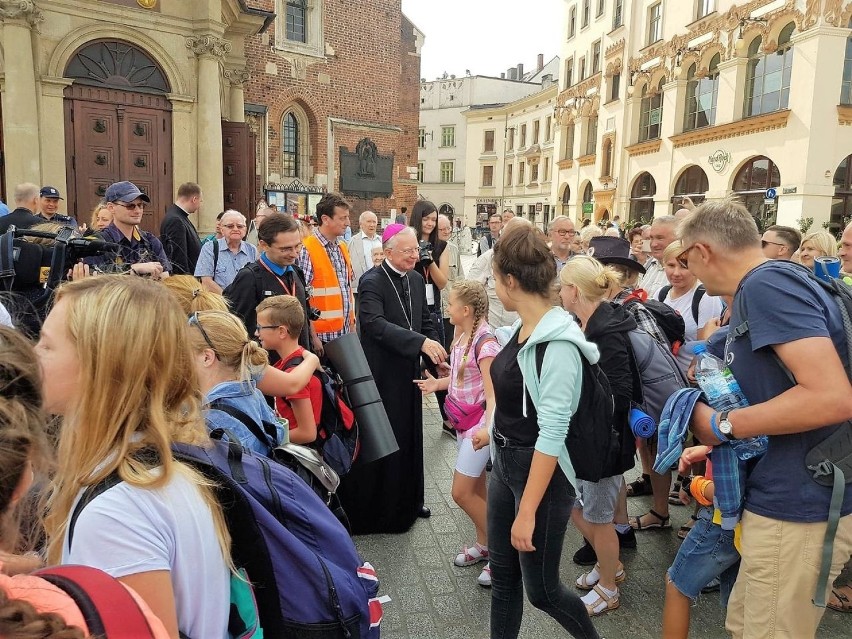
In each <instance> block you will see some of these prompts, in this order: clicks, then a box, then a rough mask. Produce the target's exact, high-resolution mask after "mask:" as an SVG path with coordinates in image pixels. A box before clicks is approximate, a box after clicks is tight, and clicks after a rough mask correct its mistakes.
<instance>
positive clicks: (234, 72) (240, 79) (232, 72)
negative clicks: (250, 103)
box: [225, 69, 251, 122]
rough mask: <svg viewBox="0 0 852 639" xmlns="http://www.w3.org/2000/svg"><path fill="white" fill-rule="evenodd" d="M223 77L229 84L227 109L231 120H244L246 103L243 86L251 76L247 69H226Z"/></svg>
mask: <svg viewBox="0 0 852 639" xmlns="http://www.w3.org/2000/svg"><path fill="white" fill-rule="evenodd" d="M225 78H227V80H228V82H229V83H230V84H231V97H230V100H229V110H230V113H229V114H228V115H229V116H230V120H231V122H245V121H246V103H245V98H244V96H243V86H244V85H245V83H246V82H248V81H249V78H251V74H250V73H249V71H248V69H227V70H226V71H225Z"/></svg>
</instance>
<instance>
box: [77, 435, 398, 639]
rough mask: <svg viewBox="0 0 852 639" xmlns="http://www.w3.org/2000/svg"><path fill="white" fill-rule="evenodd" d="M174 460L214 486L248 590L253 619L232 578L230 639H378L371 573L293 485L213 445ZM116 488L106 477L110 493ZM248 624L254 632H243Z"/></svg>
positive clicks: (269, 465) (276, 471) (258, 461)
mask: <svg viewBox="0 0 852 639" xmlns="http://www.w3.org/2000/svg"><path fill="white" fill-rule="evenodd" d="M173 452H174V455H175V458H176V459H178V460H180V461H182V462H184V463H186V464H188V465H190V466H192V467H193V468H195V470H197V471H198V472H200V473H201V474H202V475H203V476H205V477H206V478H208V479H210V480H211V481H212V482H214V483H215V485H216V486H215V489H214V490H215V494H216V497H217V499H218V501H219V503H220V504H221V505H222V508H223V512H224V516H225V522H226V524H227V526H228V531H229V532H230V534H231V556H232V559H233V562H234V564H235V566H236V567H237V569H238V570H239V572H240V574H241V575H245V576H246V577H247V580H248V582H250V586H251V593H250V595H253V598H254V603H256V613H257V620H256V622H255V620H254V619H252V617H253V614H252V613H253V612H254V611H252V610H251V608H252V607H253V606H252V602H251V596H247V595H246V593H245V592H243V593H240V592H235V586H236V587H237V588H236V590H239V586H240V585H242V587H243V590H247V589H246V588H245V584H246V582H245V581H241V580H240V579H239V578H238V577H234V578H232V579H231V584H232V594H231V602H232V605H231V610H232V614H231V623H230V628H229V631H230V632H229V634H230V636H231V637H246V638H248V637H253V638H255V639H260V638H261V637H268V638H269V637H275V638H280V639H303V638H304V637H311V639H343V638H346V639H350V638H355V639H378V637H379V624H380V622H381V618H382V606H381V603H380V602H379V600H378V598H377V593H378V589H379V581H378V578H377V577H376V571H375V570H374V569H373V567H372V566H371V565H370V564H369V563H365V562H364V561H363V560H362V559H361V557H360V556H359V555H358V551H357V550H356V549H355V544H354V543H353V541H352V538H351V537H350V536H349V534H348V533H347V532H346V529H345V528H344V527H343V525H342V524H341V523H340V522H339V521H338V520H337V519H336V518H335V516H334V515H333V514H332V513H331V511H330V510H329V509H328V508H327V507H326V505H325V504H324V503H323V501H322V500H321V499H320V498H319V497H318V496H317V495H316V493H315V492H314V491H313V490H312V489H311V488H310V487H309V486H308V485H307V484H306V483H305V482H304V481H303V480H302V479H300V478H299V477H298V476H297V475H296V474H295V473H293V472H292V471H291V470H290V469H289V468H287V467H285V466H283V465H282V464H279V463H276V462H275V461H273V460H271V459H268V458H266V457H263V456H262V455H257V454H255V453H253V452H251V451H249V450H246V449H244V448H243V447H242V446H240V445H239V444H237V443H233V442H229V441H221V440H213V441H211V442H210V445H209V446H207V447H204V448H202V447H199V446H191V445H188V444H174V445H173ZM107 479H108V480H109V478H107ZM105 481H106V480H105ZM118 481H120V480H119V479H118V478H117V477H115V479H113V480H112V483H111V485H115V484H116V483H118ZM104 483H105V482H101V484H98V485H96V486H92V487H90V488H89V489H87V491H86V493H85V494H84V495H83V497H82V498H81V499H80V501H79V503H78V506H77V508H75V512H74V514H73V515H72V519H71V522H70V524H69V528H70V529H71V530H73V524H74V521H75V520H76V517H77V515H79V511H80V510H82V508H83V507H85V505H86V504H88V503H90V502H91V501H92V499H94V498H96V497H97V495H98V494H100V493H101V492H103V491H104V490H107V489H108V488H109V487H111V486H107V487H103V484H104ZM90 491H91V493H92V494H89V493H90ZM69 534H71V532H70V531H69ZM256 623H258V624H259V628H252V626H253V625H256ZM192 639H202V638H201V637H193V638H192Z"/></svg>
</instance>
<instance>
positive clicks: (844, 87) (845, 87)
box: [840, 20, 852, 104]
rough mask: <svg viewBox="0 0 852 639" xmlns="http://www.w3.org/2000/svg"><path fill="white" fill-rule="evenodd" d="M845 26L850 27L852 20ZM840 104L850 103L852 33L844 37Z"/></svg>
mask: <svg viewBox="0 0 852 639" xmlns="http://www.w3.org/2000/svg"><path fill="white" fill-rule="evenodd" d="M846 26H847V27H849V28H850V29H852V20H850V21H849V24H848V25H846ZM840 104H852V35H850V36H849V37H848V38H846V57H845V59H844V60H843V82H842V83H841V85H840Z"/></svg>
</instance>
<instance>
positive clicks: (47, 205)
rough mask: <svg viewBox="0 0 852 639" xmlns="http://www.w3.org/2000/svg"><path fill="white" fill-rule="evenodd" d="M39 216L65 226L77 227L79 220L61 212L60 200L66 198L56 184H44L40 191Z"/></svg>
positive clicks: (46, 220)
mask: <svg viewBox="0 0 852 639" xmlns="http://www.w3.org/2000/svg"><path fill="white" fill-rule="evenodd" d="M38 195H39V198H38V216H39V217H40V218H41V219H43V220H44V221H45V222H56V223H57V224H62V225H63V226H70V227H73V228H75V229H76V228H77V220H75V219H74V218H73V217H71V216H70V215H62V214H61V213H59V200H64V199H65V198H63V197H62V196H61V195H60V194H59V189H57V188H56V187H54V186H43V187H41V191H40V192H39V194H38Z"/></svg>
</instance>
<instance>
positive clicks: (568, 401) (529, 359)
mask: <svg viewBox="0 0 852 639" xmlns="http://www.w3.org/2000/svg"><path fill="white" fill-rule="evenodd" d="M520 328H521V320H518V321H517V322H515V323H514V324H513V325H512V327H511V328H501V329H498V330H497V338H498V340H499V341H500V343H501V344H505V343H506V342H507V341H508V340H509V339H510V338H511V336H512V335H514V334H515V333H516V332H517V331H518V330H519V329H520ZM540 342H550V343H549V344H548V346H547V350H546V351H545V352H544V362H542V365H541V378H540V379H539V375H538V370H537V367H536V364H535V347H536V344H538V343H540ZM580 353H582V354H583V356H585V358H586V359H587V360H588V361H589V363H590V364H597V362H598V359H599V358H600V354H599V353H598V347H597V346H595V345H594V344H592V343H591V342H587V341H586V338H585V336H584V335H583V331H581V330H580V327H579V326H577V322H575V321H574V318H573V317H571V315H570V314H568V313H567V312H566V311H564V310H563V309H561V308H559V307H556V306H554V307H553V308H552V309H550V310H549V311H548V312H547V313H545V315H544V317H542V318H541V321H540V322H539V323H538V325H537V326H536V327H535V330H533V332H532V335H530V337H529V339H528V340H527V341H526V344H524V345H523V347H522V348H521V350H520V351H519V352H518V366H519V367H520V369H521V375H523V378H524V386H526V389H527V390H528V391H529V394H530V397H531V398H532V401H533V404H534V405H535V408H536V411H537V413H538V428H539V432H538V439H537V440H536V442H535V449H536V450H537V451H539V452H540V453H543V454H545V455H550V456H551V457H558V458H559V467H560V468H561V469H562V472H564V473H565V476H566V477H567V478H568V481H570V482H571V484H572V485H573V486H576V485H577V476H576V475H575V474H574V466H573V465H572V464H571V459H570V458H569V457H568V447H567V446H566V445H565V437H566V435H567V434H568V424H569V422H570V421H571V417H572V416H573V415H574V412H575V411H576V410H577V405H578V404H579V403H580V390H581V389H582V387H583V380H582V377H581V376H582V374H583V369H582V365H581V362H580ZM523 397H524V399H523V402H524V404H523V414H524V416H526V415H527V405H526V404H527V394H526V393H524V395H523ZM498 401H499V399H498ZM491 426H492V428H493V422H492V425H491Z"/></svg>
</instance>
